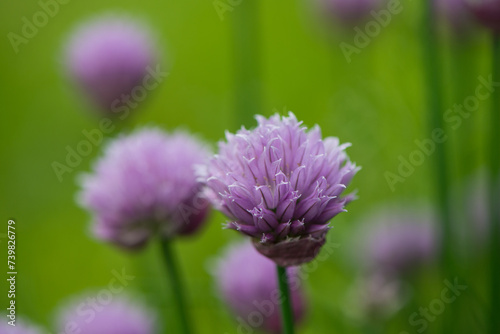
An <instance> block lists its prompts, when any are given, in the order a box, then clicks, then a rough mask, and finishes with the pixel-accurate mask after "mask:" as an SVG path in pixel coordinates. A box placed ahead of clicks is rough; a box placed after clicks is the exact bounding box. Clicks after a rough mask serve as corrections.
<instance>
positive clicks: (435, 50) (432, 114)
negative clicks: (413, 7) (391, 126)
mask: <svg viewBox="0 0 500 334" xmlns="http://www.w3.org/2000/svg"><path fill="white" fill-rule="evenodd" d="M434 2H435V1H434V0H427V1H425V7H426V8H425V11H424V12H425V13H424V19H423V22H422V24H423V33H424V46H423V51H424V60H425V70H426V79H427V81H426V87H427V97H428V99H429V107H428V108H429V126H430V130H431V132H434V131H436V130H438V131H444V132H446V127H445V125H444V121H443V115H442V106H443V104H442V100H441V99H442V91H441V75H440V73H441V68H440V66H439V47H438V46H439V43H438V41H437V29H436V26H435V24H436V22H438V20H436V19H435V18H434V7H435V6H434ZM445 138H446V137H445ZM434 158H435V159H434V161H435V184H436V185H437V189H436V192H437V200H438V205H439V213H440V218H441V236H442V241H441V243H442V245H441V247H442V253H441V267H442V270H443V278H448V277H453V245H452V239H451V215H450V209H449V203H448V194H449V181H448V165H447V160H446V158H447V151H446V148H445V144H444V143H442V144H439V143H436V151H435V153H434ZM451 313H452V312H451V311H450V312H448V314H451ZM443 326H444V328H443V330H444V332H445V333H451V332H452V331H451V327H452V326H453V319H451V317H450V316H446V315H445V317H444V318H443Z"/></svg>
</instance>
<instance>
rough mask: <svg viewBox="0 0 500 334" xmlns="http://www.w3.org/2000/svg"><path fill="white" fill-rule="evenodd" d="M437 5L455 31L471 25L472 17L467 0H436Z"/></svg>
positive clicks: (439, 11)
mask: <svg viewBox="0 0 500 334" xmlns="http://www.w3.org/2000/svg"><path fill="white" fill-rule="evenodd" d="M435 6H436V9H437V12H438V13H439V14H440V15H441V16H442V17H443V18H445V20H446V21H447V22H448V23H449V25H450V27H451V28H452V30H453V31H454V32H457V33H460V32H463V31H464V30H466V29H467V28H468V27H469V26H470V23H471V17H470V13H469V10H468V9H467V6H466V4H465V0H436V1H435Z"/></svg>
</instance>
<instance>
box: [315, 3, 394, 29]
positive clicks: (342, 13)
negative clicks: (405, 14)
mask: <svg viewBox="0 0 500 334" xmlns="http://www.w3.org/2000/svg"><path fill="white" fill-rule="evenodd" d="M317 1H320V6H321V8H323V10H324V11H325V13H326V14H327V15H328V16H329V17H333V18H334V19H335V20H338V21H340V22H341V23H343V24H346V25H349V26H352V25H356V24H358V23H360V22H362V21H364V20H366V19H367V18H368V17H370V13H371V11H372V10H376V9H378V8H380V7H381V5H382V4H383V3H384V2H385V0H317Z"/></svg>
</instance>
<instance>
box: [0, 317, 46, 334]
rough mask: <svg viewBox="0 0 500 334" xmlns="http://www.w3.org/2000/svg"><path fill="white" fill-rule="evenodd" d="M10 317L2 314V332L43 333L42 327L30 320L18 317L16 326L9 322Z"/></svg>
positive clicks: (14, 333) (12, 333)
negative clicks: (34, 324)
mask: <svg viewBox="0 0 500 334" xmlns="http://www.w3.org/2000/svg"><path fill="white" fill-rule="evenodd" d="M7 321H9V320H8V318H7V317H6V316H5V315H2V321H0V334H42V333H44V332H43V331H42V329H40V328H38V327H35V326H33V325H31V324H30V323H29V322H26V321H23V320H19V319H16V326H11V325H9V324H7Z"/></svg>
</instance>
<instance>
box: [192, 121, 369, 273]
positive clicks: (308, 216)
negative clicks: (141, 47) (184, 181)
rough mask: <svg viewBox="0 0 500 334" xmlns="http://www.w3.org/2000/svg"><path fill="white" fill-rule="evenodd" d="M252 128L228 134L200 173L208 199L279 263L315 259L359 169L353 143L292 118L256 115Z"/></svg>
mask: <svg viewBox="0 0 500 334" xmlns="http://www.w3.org/2000/svg"><path fill="white" fill-rule="evenodd" d="M257 121H258V126H257V128H255V129H254V130H246V129H245V128H242V129H241V130H239V131H238V132H237V133H236V134H231V133H229V132H228V133H226V138H227V141H226V142H220V143H219V154H217V155H216V156H215V157H213V158H212V159H211V161H210V162H209V164H208V165H207V166H206V170H205V171H204V173H202V176H203V178H204V180H205V181H206V183H207V186H208V189H207V197H208V198H209V199H210V200H211V201H212V202H213V204H214V205H215V207H216V208H218V209H219V210H221V211H222V212H223V213H224V214H226V215H227V216H228V217H229V218H230V219H231V222H230V223H228V224H227V228H231V229H234V230H238V231H240V232H241V233H244V234H246V235H248V236H250V237H252V238H253V239H254V245H255V247H256V248H257V250H258V251H259V252H261V253H262V254H263V255H265V256H267V257H269V258H271V259H272V260H274V261H275V262H276V263H277V264H278V265H280V266H293V265H299V264H301V263H304V262H308V261H311V260H312V259H313V258H314V257H315V256H316V255H317V254H318V252H319V250H320V247H321V246H322V245H323V244H324V243H325V235H326V232H327V231H328V230H329V229H330V227H329V224H328V223H329V221H330V219H332V218H333V217H335V216H336V215H337V214H338V213H340V212H342V211H345V210H344V206H345V205H346V204H347V203H348V202H349V201H351V200H352V199H353V197H354V196H353V195H348V196H345V197H342V196H341V195H342V193H343V191H344V189H345V188H346V186H347V185H348V184H349V182H350V181H351V179H352V177H353V176H354V174H356V172H357V171H358V169H359V168H357V167H356V166H355V165H354V164H353V163H351V162H350V161H349V158H348V157H347V155H346V153H345V152H344V150H345V149H346V148H347V147H348V146H349V144H342V145H341V144H339V140H338V139H337V138H334V137H328V138H325V139H324V140H322V138H321V130H320V128H319V127H318V126H315V127H314V128H313V129H311V130H310V131H306V128H305V127H304V126H302V122H298V121H297V119H296V118H295V115H294V114H292V113H290V114H289V116H288V117H280V116H279V115H277V114H276V115H274V116H272V117H270V118H269V119H267V118H265V117H263V116H257Z"/></svg>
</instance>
